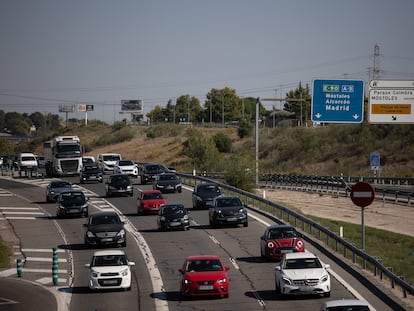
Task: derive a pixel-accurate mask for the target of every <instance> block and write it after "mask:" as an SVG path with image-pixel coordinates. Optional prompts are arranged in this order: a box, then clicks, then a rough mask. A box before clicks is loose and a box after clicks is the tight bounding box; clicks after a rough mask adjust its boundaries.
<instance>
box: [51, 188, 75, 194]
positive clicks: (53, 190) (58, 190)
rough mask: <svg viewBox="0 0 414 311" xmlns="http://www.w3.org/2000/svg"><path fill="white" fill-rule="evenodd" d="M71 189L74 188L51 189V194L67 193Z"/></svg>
mask: <svg viewBox="0 0 414 311" xmlns="http://www.w3.org/2000/svg"><path fill="white" fill-rule="evenodd" d="M70 189H72V188H70V187H62V188H50V189H49V192H54V193H61V192H62V191H66V190H70Z"/></svg>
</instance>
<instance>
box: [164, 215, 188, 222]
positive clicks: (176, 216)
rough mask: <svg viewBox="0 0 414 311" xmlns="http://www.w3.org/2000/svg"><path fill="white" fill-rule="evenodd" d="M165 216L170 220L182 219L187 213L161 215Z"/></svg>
mask: <svg viewBox="0 0 414 311" xmlns="http://www.w3.org/2000/svg"><path fill="white" fill-rule="evenodd" d="M161 216H164V217H165V219H166V220H168V221H180V220H181V219H183V218H184V216H186V214H168V215H161Z"/></svg>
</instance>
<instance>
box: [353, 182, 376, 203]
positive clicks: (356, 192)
mask: <svg viewBox="0 0 414 311" xmlns="http://www.w3.org/2000/svg"><path fill="white" fill-rule="evenodd" d="M374 198H375V189H374V187H372V186H371V185H370V184H368V183H366V182H359V183H356V184H355V185H353V186H352V189H351V200H352V202H354V204H355V205H358V206H361V207H365V206H368V205H370V204H371V203H372V201H374Z"/></svg>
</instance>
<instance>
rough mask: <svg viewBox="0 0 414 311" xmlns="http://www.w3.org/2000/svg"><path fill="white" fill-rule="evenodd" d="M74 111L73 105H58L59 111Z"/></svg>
mask: <svg viewBox="0 0 414 311" xmlns="http://www.w3.org/2000/svg"><path fill="white" fill-rule="evenodd" d="M74 111H75V105H65V104H62V105H59V112H74Z"/></svg>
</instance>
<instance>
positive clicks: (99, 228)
mask: <svg viewBox="0 0 414 311" xmlns="http://www.w3.org/2000/svg"><path fill="white" fill-rule="evenodd" d="M123 228H124V225H123V224H105V225H95V226H91V225H89V226H88V230H89V231H91V232H92V233H97V232H119V231H121V229H123Z"/></svg>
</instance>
